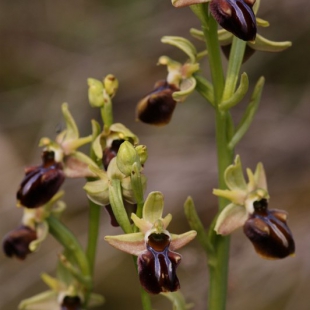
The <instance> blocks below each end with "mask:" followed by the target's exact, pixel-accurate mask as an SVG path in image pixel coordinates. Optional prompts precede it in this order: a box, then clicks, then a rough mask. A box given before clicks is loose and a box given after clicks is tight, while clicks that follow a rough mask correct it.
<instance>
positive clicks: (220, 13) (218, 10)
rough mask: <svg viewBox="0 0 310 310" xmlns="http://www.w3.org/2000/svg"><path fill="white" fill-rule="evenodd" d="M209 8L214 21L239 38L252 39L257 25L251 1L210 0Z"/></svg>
mask: <svg viewBox="0 0 310 310" xmlns="http://www.w3.org/2000/svg"><path fill="white" fill-rule="evenodd" d="M254 2H255V1H254ZM254 2H253V4H254ZM210 10H211V13H212V15H213V17H214V18H215V19H216V21H217V22H218V23H219V24H220V25H221V26H222V27H223V28H224V29H226V30H227V31H229V32H231V33H233V34H234V35H235V36H236V37H238V38H239V39H242V40H244V41H253V40H254V39H255V37H256V32H257V27H256V18H255V14H254V12H253V10H252V5H251V2H249V1H247V2H246V1H244V0H212V1H211V2H210Z"/></svg>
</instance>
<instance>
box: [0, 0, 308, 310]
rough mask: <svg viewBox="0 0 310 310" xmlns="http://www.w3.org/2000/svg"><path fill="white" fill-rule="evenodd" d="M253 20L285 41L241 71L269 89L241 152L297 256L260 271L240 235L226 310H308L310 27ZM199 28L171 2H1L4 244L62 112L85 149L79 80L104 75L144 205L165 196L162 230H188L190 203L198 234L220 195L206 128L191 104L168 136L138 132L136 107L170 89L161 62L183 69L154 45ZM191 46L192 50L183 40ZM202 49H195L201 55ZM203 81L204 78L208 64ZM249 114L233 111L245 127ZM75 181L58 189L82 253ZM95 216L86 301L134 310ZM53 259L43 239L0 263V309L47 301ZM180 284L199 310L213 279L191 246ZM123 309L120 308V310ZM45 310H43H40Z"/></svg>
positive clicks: (281, 19) (86, 114) (284, 7)
mask: <svg viewBox="0 0 310 310" xmlns="http://www.w3.org/2000/svg"><path fill="white" fill-rule="evenodd" d="M261 2H262V6H261V9H260V14H259V16H260V17H262V18H264V19H267V20H269V22H270V23H271V26H270V27H269V28H268V29H260V33H261V34H263V35H266V37H268V38H269V39H274V40H279V41H280V40H291V41H293V46H292V48H290V49H289V50H287V51H285V52H282V53H280V54H271V53H256V54H254V56H253V57H252V58H251V60H250V61H249V62H248V63H246V64H245V65H244V68H243V70H244V71H246V72H247V73H248V74H249V77H250V82H251V87H253V85H254V83H255V81H256V80H257V79H258V77H259V76H261V75H264V76H265V77H266V81H267V83H266V87H265V90H264V93H263V97H262V102H261V105H260V108H259V112H258V114H257V116H256V118H255V121H254V123H253V125H252V126H251V127H250V130H249V132H248V133H247V134H246V136H245V138H244V139H243V140H242V142H241V143H240V144H239V145H238V147H237V150H236V151H237V153H239V154H240V155H241V156H242V160H243V164H244V166H246V167H251V168H252V169H254V168H255V165H256V163H257V162H258V161H262V162H263V163H264V165H265V168H266V171H267V176H268V185H269V191H270V194H271V197H272V198H271V201H270V207H271V208H280V209H284V210H287V211H288V212H289V213H290V217H289V224H290V227H291V229H292V231H293V233H294V236H295V241H296V247H297V250H296V256H295V257H293V258H287V259H285V260H280V261H266V260H262V259H261V258H259V257H258V256H257V255H256V254H255V253H254V250H253V248H252V245H251V244H250V242H249V241H248V240H247V239H246V237H245V236H244V235H243V233H242V231H241V230H240V231H238V232H236V233H234V234H233V237H232V244H231V262H230V280H229V296H228V306H227V309H228V310H240V309H241V310H243V309H251V310H292V309H294V310H295V309H297V310H307V309H310V295H309V278H310V232H309V222H310V213H309V210H310V209H309V208H310V139H309V132H310V107H309V104H310V102H309V101H310V89H309V80H310V70H309V69H310V61H309V54H310V36H309V32H310V23H309V19H308V18H307V17H306V12H308V10H309V9H310V5H309V3H308V1H306V0H295V1H290V0H283V1H264V0H262V1H261ZM190 27H196V28H197V27H199V23H198V21H197V19H196V18H195V17H194V15H193V14H192V13H191V12H190V10H189V9H188V8H184V9H175V8H173V7H172V6H171V3H170V1H169V0H148V1H145V0H131V1H121V0H104V1H103V0H101V1H99V0H92V1H90V0H88V1H85V0H76V1H73V0H68V1H60V0H53V1H52V0H40V1H39V0H32V1H25V0H24V1H22V0H15V1H8V0H2V1H0V149H1V157H0V158H1V160H0V172H1V174H0V206H1V209H0V222H1V224H0V234H1V237H3V236H4V235H5V234H6V232H8V231H10V230H12V229H13V228H15V227H16V226H18V225H19V222H20V218H21V215H22V211H21V210H20V209H18V208H16V207H15V203H16V201H15V193H16V190H17V187H18V185H19V182H20V180H21V179H22V177H23V168H24V166H26V165H31V164H38V163H39V162H40V150H39V149H38V148H37V145H38V141H39V139H40V137H42V136H49V137H51V138H53V137H54V135H55V132H56V130H57V129H58V128H59V126H61V125H62V124H63V123H62V117H61V113H60V105H61V103H62V102H64V101H66V102H68V103H69V106H70V109H71V112H72V113H73V115H74V117H75V119H76V121H77V123H78V125H79V126H80V131H81V134H82V135H87V134H89V133H90V131H91V127H90V119H91V118H96V119H99V118H98V117H99V115H98V111H96V110H95V109H92V108H90V107H89V105H88V100H87V84H86V79H87V78H88V77H94V78H98V79H101V78H102V77H103V76H105V75H106V74H108V73H113V74H115V75H116V76H117V77H118V78H119V80H120V89H119V92H118V94H117V96H116V97H115V99H114V110H115V120H116V121H117V122H123V123H124V124H125V125H126V126H128V127H130V128H131V129H132V130H133V131H134V132H135V133H136V134H137V135H138V136H139V137H140V141H141V143H142V144H146V145H147V146H148V149H149V160H148V162H147V165H146V169H145V174H146V175H147V177H148V189H147V191H148V192H149V191H153V190H160V191H162V192H163V193H164V195H165V205H166V210H165V211H166V212H167V213H168V212H171V213H173V216H174V220H173V222H172V224H171V227H170V230H171V231H172V232H175V233H182V232H184V231H186V230H188V229H189V227H188V224H187V223H186V220H185V217H184V214H183V203H184V201H185V199H186V197H187V196H188V195H191V196H192V197H193V198H194V200H195V202H196V205H197V208H198V210H199V213H200V215H201V217H202V219H203V222H204V223H205V225H206V226H207V225H209V223H210V221H211V219H212V217H213V216H214V214H215V212H216V199H215V197H213V196H212V194H211V190H212V188H214V187H216V186H217V185H216V184H217V171H216V151H215V141H214V115H213V111H212V109H211V108H210V107H209V106H208V105H206V104H205V103H204V102H203V101H202V100H201V98H200V97H199V96H198V95H197V94H194V95H192V96H191V97H190V98H189V99H188V100H187V101H186V103H184V104H179V105H178V107H177V109H176V111H175V114H174V116H173V119H172V121H171V123H170V124H169V125H168V126H166V127H163V128H154V127H149V126H146V125H144V124H141V123H137V122H135V120H134V109H135V105H136V103H137V101H138V100H139V99H140V98H141V97H142V96H143V95H145V94H146V93H148V92H149V91H150V90H151V89H152V87H153V84H154V82H155V81H157V80H159V79H162V78H164V77H165V75H166V71H165V68H163V67H157V66H156V62H157V59H158V57H159V56H161V55H165V54H166V55H169V56H171V57H172V58H175V59H178V60H179V61H184V60H185V58H184V55H182V53H180V52H178V51H177V50H176V49H174V48H173V47H170V46H166V45H163V44H161V43H160V38H161V37H162V36H163V35H183V36H186V37H187V38H190V36H189V33H188V30H189V28H190ZM191 40H192V41H193V42H195V40H194V39H191ZM196 43H197V46H198V47H200V48H202V44H201V42H196ZM204 66H205V67H206V68H207V64H206V63H204ZM243 108H244V106H240V107H237V108H235V109H234V115H235V119H236V120H237V119H240V116H241V112H242V110H243ZM83 183H84V182H83V181H82V180H67V181H66V182H65V185H64V189H65V190H66V196H65V201H66V202H67V205H68V208H67V211H66V212H65V214H64V216H63V220H64V221H65V223H67V225H68V226H69V227H70V229H72V231H73V232H74V233H75V234H77V235H78V237H79V239H80V240H81V242H82V243H83V245H85V240H86V238H87V216H88V209H87V199H86V197H85V193H84V192H83V190H82V189H81V187H82V186H83ZM119 233H120V230H119V229H115V228H112V227H110V225H109V221H108V219H107V216H106V213H105V212H104V211H103V213H102V229H101V232H100V243H99V245H98V257H97V262H96V269H97V271H96V274H95V291H96V292H98V293H102V294H103V295H104V296H105V298H106V303H105V305H104V306H102V307H99V308H98V309H107V310H108V309H110V310H112V309H113V310H117V309H141V306H140V300H139V298H140V297H139V284H138V280H137V276H136V274H135V271H134V267H133V264H132V259H131V258H130V257H129V256H128V255H126V254H123V253H121V252H119V251H117V250H115V249H113V248H110V247H109V246H108V245H107V244H105V242H104V240H103V237H104V236H105V235H107V234H119ZM60 251H61V247H60V246H59V245H58V244H57V243H56V242H55V241H54V240H53V239H52V238H51V237H49V238H48V239H47V241H46V242H45V243H44V244H43V245H42V247H41V248H40V250H39V251H38V252H37V253H35V254H32V255H30V256H29V257H28V258H27V259H26V260H25V261H24V262H20V261H17V260H11V259H8V258H6V257H5V256H4V255H3V254H2V253H1V254H0V260H1V264H0V280H1V281H0V309H1V310H15V309H17V305H18V303H19V301H20V300H21V299H23V298H26V297H29V296H32V295H34V294H37V293H39V292H41V291H44V290H46V289H47V287H46V286H45V285H44V283H43V282H42V281H41V280H40V277H39V273H41V272H48V273H50V274H51V275H54V268H55V263H56V260H57V254H58V253H59V252H60ZM180 252H181V254H182V255H183V262H182V264H181V265H180V267H179V270H178V274H179V278H180V281H181V286H182V291H183V293H184V295H185V296H186V298H187V300H188V301H189V302H193V303H194V304H195V306H194V309H197V310H202V309H206V292H207V283H208V271H207V269H206V266H205V262H206V258H205V256H204V254H203V252H202V250H201V249H200V247H199V245H198V242H197V241H194V242H193V243H192V244H190V245H188V246H187V247H185V248H184V249H182V250H181V251H180ZM152 300H153V302H154V303H153V308H154V309H171V305H170V304H169V303H168V302H166V300H164V298H163V297H158V296H155V297H154V298H152ZM128 305H129V306H128ZM42 310H45V309H42Z"/></svg>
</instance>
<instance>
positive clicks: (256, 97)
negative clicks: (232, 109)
mask: <svg viewBox="0 0 310 310" xmlns="http://www.w3.org/2000/svg"><path fill="white" fill-rule="evenodd" d="M264 83H265V78H264V77H261V78H260V79H259V80H258V81H257V83H256V85H255V88H254V91H253V94H252V97H251V100H250V103H249V105H248V107H247V109H246V110H245V113H244V115H243V117H242V119H241V121H240V123H239V124H238V126H237V128H236V130H235V134H234V136H233V137H232V139H231V140H230V142H229V144H228V148H229V149H231V150H233V149H234V148H235V146H236V145H237V143H238V142H239V141H240V140H241V138H242V137H243V136H244V134H245V133H246V132H247V130H248V129H249V127H250V125H251V123H252V121H253V118H254V115H255V113H256V111H257V108H258V105H259V102H260V98H261V94H262V91H263V87H264Z"/></svg>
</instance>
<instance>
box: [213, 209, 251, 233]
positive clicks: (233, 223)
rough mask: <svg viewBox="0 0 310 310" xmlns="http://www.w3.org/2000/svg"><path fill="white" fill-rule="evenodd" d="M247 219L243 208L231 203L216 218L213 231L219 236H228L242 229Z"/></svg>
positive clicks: (246, 213) (247, 215)
mask: <svg viewBox="0 0 310 310" xmlns="http://www.w3.org/2000/svg"><path fill="white" fill-rule="evenodd" d="M248 217H249V214H248V212H247V210H246V208H245V207H244V206H240V205H235V204H234V203H231V204H229V205H228V206H226V207H225V208H224V209H223V211H222V212H221V213H220V215H219V216H218V218H217V220H216V225H215V227H214V230H215V231H216V233H217V234H219V235H224V236H226V235H229V234H230V233H232V232H233V231H234V230H236V229H237V228H239V227H242V226H243V225H244V223H245V221H246V220H247V219H248Z"/></svg>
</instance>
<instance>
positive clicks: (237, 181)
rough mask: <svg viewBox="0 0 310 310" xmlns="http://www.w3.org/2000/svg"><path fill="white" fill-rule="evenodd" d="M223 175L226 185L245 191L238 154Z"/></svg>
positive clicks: (232, 188)
mask: <svg viewBox="0 0 310 310" xmlns="http://www.w3.org/2000/svg"><path fill="white" fill-rule="evenodd" d="M224 177H225V182H226V185H227V187H228V188H229V189H231V190H244V191H246V189H247V185H246V182H245V179H244V176H243V171H242V165H241V160H240V156H239V155H237V156H236V158H235V163H234V164H233V165H230V166H228V167H227V169H226V170H225V175H224Z"/></svg>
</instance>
